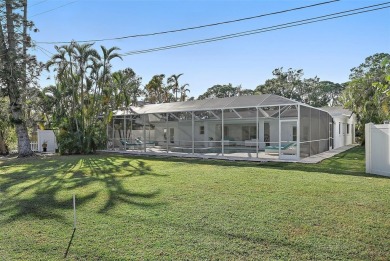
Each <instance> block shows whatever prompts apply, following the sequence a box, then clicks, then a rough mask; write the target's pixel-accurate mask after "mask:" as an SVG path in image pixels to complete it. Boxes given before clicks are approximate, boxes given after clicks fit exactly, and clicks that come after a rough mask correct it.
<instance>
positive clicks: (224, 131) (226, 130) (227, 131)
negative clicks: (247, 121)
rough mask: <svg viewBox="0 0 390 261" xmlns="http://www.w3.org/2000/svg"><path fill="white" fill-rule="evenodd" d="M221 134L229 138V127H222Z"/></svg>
mask: <svg viewBox="0 0 390 261" xmlns="http://www.w3.org/2000/svg"><path fill="white" fill-rule="evenodd" d="M223 134H224V135H225V137H226V136H229V127H228V126H223Z"/></svg>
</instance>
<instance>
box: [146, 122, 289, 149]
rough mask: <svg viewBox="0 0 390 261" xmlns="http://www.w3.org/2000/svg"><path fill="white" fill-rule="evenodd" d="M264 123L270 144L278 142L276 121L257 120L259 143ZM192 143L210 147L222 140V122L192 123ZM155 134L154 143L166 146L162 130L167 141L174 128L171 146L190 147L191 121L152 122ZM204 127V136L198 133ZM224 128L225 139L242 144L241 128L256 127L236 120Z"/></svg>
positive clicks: (261, 145) (226, 123)
mask: <svg viewBox="0 0 390 261" xmlns="http://www.w3.org/2000/svg"><path fill="white" fill-rule="evenodd" d="M264 122H268V123H269V125H270V141H269V142H271V143H275V144H274V145H276V143H278V142H279V124H278V119H259V142H264ZM194 123H195V124H194V141H195V143H196V145H197V146H202V143H204V145H205V146H210V144H213V143H216V142H218V141H221V140H222V130H221V126H222V121H220V120H204V121H195V122H194ZM153 124H154V125H155V132H154V137H155V140H156V141H159V143H160V145H163V144H166V143H165V141H164V129H166V128H167V127H168V132H167V135H168V139H169V131H170V129H171V128H174V143H170V144H171V145H178V146H191V145H192V121H190V120H187V121H179V122H178V121H169V122H168V124H167V123H166V122H154V123H153ZM201 126H203V127H204V134H201V133H200V127H201ZM224 126H226V127H227V128H228V133H225V139H231V140H232V141H236V142H242V145H244V141H243V140H242V128H241V127H242V126H254V127H255V126H256V121H255V120H246V119H237V120H226V121H225V122H224ZM290 132H291V131H289V130H288V131H286V132H285V133H284V134H283V135H282V137H285V138H288V137H290V136H292V133H290ZM264 147H265V144H264V143H263V144H260V149H263V148H264Z"/></svg>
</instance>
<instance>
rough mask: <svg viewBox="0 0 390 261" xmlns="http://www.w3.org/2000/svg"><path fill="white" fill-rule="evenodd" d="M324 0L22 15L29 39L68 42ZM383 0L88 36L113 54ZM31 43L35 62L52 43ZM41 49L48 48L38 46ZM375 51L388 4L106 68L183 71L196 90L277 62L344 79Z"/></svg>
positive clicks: (121, 5)
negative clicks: (32, 27) (29, 26)
mask: <svg viewBox="0 0 390 261" xmlns="http://www.w3.org/2000/svg"><path fill="white" fill-rule="evenodd" d="M325 1H326V0H316V1H294V0H289V1H250V0H243V1H238V0H237V1H233V0H230V1H222V0H209V1H206V0H199V1H195V0H187V1H185V0H182V1H174V0H171V1H164V0H160V1H125V0H122V1H120V0H111V1H109V0H95V1H92V0H79V1H74V0H46V1H44V0H29V5H30V6H31V7H30V8H29V14H30V19H31V20H33V21H34V22H35V24H36V27H37V28H38V29H39V32H38V33H31V34H32V38H33V40H35V41H37V42H45V41H71V40H89V39H101V38H112V37H120V36H125V35H133V34H142V33H152V32H159V31H166V30H172V29H179V28H185V27H192V26H198V25H204V24H209V23H215V22H222V21H227V20H232V19H239V18H244V17H250V16H256V15H260V14H265V13H270V12H276V11H281V10H285V9H290V8H295V7H300V6H305V5H310V4H315V3H320V2H325ZM384 2H385V1H352V0H349V1H348V0H344V1H339V2H334V3H330V4H327V5H321V6H317V7H312V8H308V9H304V10H299V11H294V12H289V13H284V14H278V15H272V16H268V17H263V18H258V19H252V20H248V21H243V22H237V23H231V24H225V25H220V26H214V27H208V28H204V29H198V30H191V31H185V32H179V33H172V34H166V35H159V36H153V37H141V38H132V39H126V40H116V41H105V42H96V43H95V47H96V48H99V46H100V45H104V46H106V47H112V46H117V47H119V48H121V51H120V52H121V53H125V52H129V51H134V50H142V49H148V48H153V47H160V46H165V45H171V44H177V43H182V42H188V41H194V40H199V39H204V38H210V37H216V36H221V35H226V34H230V33H237V32H241V31H246V30H253V29H257V28H263V27H267V26H273V25H278V24H282V23H287V22H292V21H296V20H301V19H306V18H311V17H316V16H320V15H326V14H330V13H335V12H340V11H345V10H349V9H354V8H359V7H364V6H368V5H374V4H379V3H384ZM61 6H62V7H61ZM56 8H58V9H56ZM53 9H54V10H53ZM46 11H47V12H46ZM43 12H46V13H43ZM59 45H60V44H59ZM38 46H39V47H38V48H36V50H33V52H34V53H35V54H36V55H37V56H38V59H39V60H40V61H43V62H45V61H47V60H48V59H49V57H48V56H51V54H50V52H51V53H54V52H55V50H54V45H52V44H43V43H38ZM41 48H44V49H46V50H47V51H48V52H46V53H45V52H44V51H42V49H41ZM378 52H387V53H389V52H390V8H388V9H382V10H379V11H374V12H370V13H364V14H359V15H354V16H350V17H344V18H339V19H335V20H330V21H323V22H319V23H313V24H308V25H302V26H298V27H293V28H288V29H282V30H277V31H272V32H267V33H261V34H254V35H250V36H245V37H239V38H234V39H228V40H224V41H218V42H212V43H207V44H201V45H196V46H189V47H184V48H178V49H172V50H165V51H160V52H151V53H147V54H139V55H131V56H126V57H123V61H121V60H116V61H115V62H113V70H114V71H115V70H120V69H124V68H127V67H130V68H132V69H133V70H134V71H135V72H136V73H137V74H138V75H139V76H141V77H142V78H143V84H146V83H147V82H148V81H149V80H150V79H151V77H152V76H153V75H155V74H165V75H166V76H167V77H168V76H170V75H172V74H179V73H183V74H184V75H183V76H182V77H181V78H180V80H181V83H182V84H184V83H189V84H190V89H191V93H190V95H191V96H195V97H197V96H198V95H200V94H202V93H203V92H205V91H206V90H207V88H209V87H211V86H213V85H215V84H228V83H232V84H233V85H234V86H236V85H239V84H241V85H242V87H243V88H249V89H254V88H255V87H256V86H257V85H259V84H262V83H264V81H265V80H267V79H270V78H272V71H273V70H274V69H275V68H279V67H283V68H285V69H286V70H287V69H288V68H293V69H303V71H304V73H305V75H304V77H305V78H309V77H314V76H318V77H320V79H321V80H329V81H333V82H339V83H341V82H345V81H347V80H348V76H349V73H350V69H351V68H352V67H355V66H358V65H359V64H360V63H362V62H363V61H364V59H365V58H366V57H368V56H370V55H373V54H375V53H378ZM46 78H47V75H46V74H45V75H43V77H42V81H41V84H42V85H43V87H44V86H45V85H47V84H49V83H50V80H49V81H48V80H46ZM51 78H52V79H53V77H51Z"/></svg>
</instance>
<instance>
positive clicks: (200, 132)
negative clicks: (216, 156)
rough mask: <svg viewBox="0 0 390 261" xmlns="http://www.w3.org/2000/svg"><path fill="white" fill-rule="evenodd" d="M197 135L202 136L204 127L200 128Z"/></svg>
mask: <svg viewBox="0 0 390 261" xmlns="http://www.w3.org/2000/svg"><path fill="white" fill-rule="evenodd" d="M199 134H204V126H200V128H199Z"/></svg>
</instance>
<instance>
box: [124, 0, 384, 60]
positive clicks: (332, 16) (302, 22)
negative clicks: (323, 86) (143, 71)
mask: <svg viewBox="0 0 390 261" xmlns="http://www.w3.org/2000/svg"><path fill="white" fill-rule="evenodd" d="M388 3H390V2H387V3H382V4H378V5H372V6H366V7H362V8H356V9H351V10H347V11H343V12H338V13H333V14H328V15H323V16H318V17H313V18H308V19H303V20H298V21H294V22H289V23H284V24H279V25H274V26H269V27H263V28H259V29H254V30H249V31H244V32H239V33H234V34H227V35H222V36H218V37H213V38H206V39H201V40H196V41H190V42H184V43H179V44H174V45H167V46H161V47H156V48H150V49H143V50H135V51H130V52H126V53H124V54H122V56H128V55H136V54H143V53H149V52H157V51H163V50H168V49H175V48H181V47H186V46H191V45H198V44H204V43H209V42H215V41H222V40H226V39H231V38H237V37H242V36H247V35H253V34H260V33H265V32H269V31H276V30H281V29H285V28H289V27H295V26H301V25H305V24H311V23H317V22H321V21H325V20H332V19H337V18H342V17H346V16H351V15H357V14H361V13H367V12H372V11H376V10H380V9H385V8H389V7H390V6H384V7H378V8H374V9H370V10H364V11H359V12H356V11H358V10H362V9H367V8H371V7H375V6H379V5H384V4H388ZM351 12H354V13H351ZM346 13H347V14H346ZM348 13H349V14H348ZM342 14H343V15H342Z"/></svg>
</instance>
